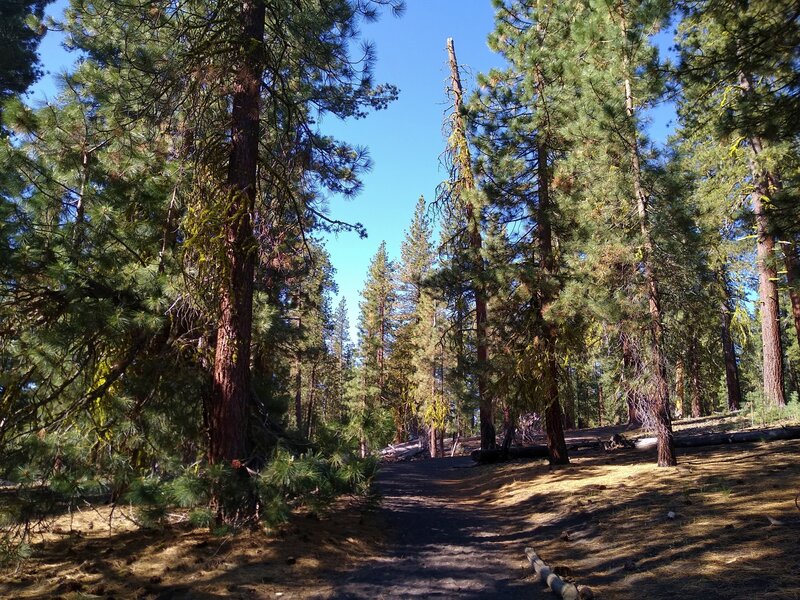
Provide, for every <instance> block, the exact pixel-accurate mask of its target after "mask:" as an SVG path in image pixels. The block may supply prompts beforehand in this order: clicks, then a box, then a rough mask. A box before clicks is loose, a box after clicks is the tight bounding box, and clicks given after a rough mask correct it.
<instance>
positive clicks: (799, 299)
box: [783, 239, 800, 346]
mask: <svg viewBox="0 0 800 600" xmlns="http://www.w3.org/2000/svg"><path fill="white" fill-rule="evenodd" d="M783 260H784V264H785V265H786V283H788V284H789V300H790V302H791V305H792V318H793V320H794V330H795V334H796V335H797V344H798V346H800V258H798V257H797V241H796V240H795V239H792V241H791V242H790V243H789V244H787V245H786V246H784V247H783Z"/></svg>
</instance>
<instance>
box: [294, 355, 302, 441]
mask: <svg viewBox="0 0 800 600" xmlns="http://www.w3.org/2000/svg"><path fill="white" fill-rule="evenodd" d="M294 422H295V424H296V425H297V431H298V432H302V431H303V363H302V361H301V360H300V352H299V351H298V352H296V353H295V355H294Z"/></svg>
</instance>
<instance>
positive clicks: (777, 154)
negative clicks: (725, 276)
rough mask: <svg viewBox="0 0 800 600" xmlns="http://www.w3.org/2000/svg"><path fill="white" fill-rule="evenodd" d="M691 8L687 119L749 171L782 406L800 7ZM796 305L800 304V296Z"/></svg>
mask: <svg viewBox="0 0 800 600" xmlns="http://www.w3.org/2000/svg"><path fill="white" fill-rule="evenodd" d="M682 8H683V9H684V11H685V18H684V19H683V21H682V22H681V26H680V32H679V36H678V42H679V50H680V56H681V65H680V79H681V89H682V92H683V94H684V102H682V118H683V120H684V123H687V124H688V125H689V126H690V127H692V128H693V130H694V133H695V135H698V136H705V137H708V138H709V139H712V140H714V141H716V142H717V143H719V144H720V145H721V146H724V147H727V148H729V149H730V152H731V155H738V158H739V159H740V160H742V161H744V164H746V165H747V170H748V173H747V176H746V180H744V179H743V180H742V182H741V183H745V182H747V185H748V187H749V189H750V211H751V214H752V218H753V220H754V230H755V235H756V249H757V258H756V266H757V269H758V273H759V305H760V310H759V313H760V316H761V337H762V348H763V389H764V397H765V399H766V400H767V401H768V402H770V403H772V404H776V405H783V404H784V403H785V398H784V380H783V351H782V347H781V332H780V321H779V306H778V300H779V292H778V274H777V264H776V263H777V252H776V235H778V234H779V233H784V234H786V235H787V236H788V237H789V244H788V245H787V251H786V253H785V260H786V262H787V266H788V267H789V268H788V269H787V271H789V273H790V274H791V275H793V274H794V270H793V265H794V259H795V257H796V254H795V252H796V246H795V245H794V244H793V242H794V240H795V239H796V237H795V236H796V225H795V226H794V227H790V228H789V229H788V230H784V231H783V232H779V231H778V227H777V220H776V216H777V215H776V207H778V206H780V205H781V204H782V199H783V198H785V197H786V196H790V195H791V196H793V195H796V192H794V191H792V188H795V189H796V187H795V186H796V182H794V181H792V180H791V179H789V180H788V181H783V178H782V177H781V175H780V173H782V172H796V166H794V165H796V164H797V156H798V155H797V152H796V137H797V131H798V130H797V120H796V118H794V115H796V114H797V109H798V104H797V103H798V97H800V94H798V86H800V80H798V78H797V69H796V65H795V58H794V48H796V47H797V45H798V40H800V20H799V19H798V11H797V6H796V3H794V2H791V1H786V2H778V3H775V2H766V1H755V2H746V3H745V2H737V1H732V2H705V1H698V2H688V3H684V4H683V5H682ZM787 184H788V185H787ZM791 275H790V277H791ZM792 303H793V306H794V305H795V304H797V305H798V306H800V298H798V300H797V301H795V300H794V299H793V300H792ZM798 331H799V332H800V330H798Z"/></svg>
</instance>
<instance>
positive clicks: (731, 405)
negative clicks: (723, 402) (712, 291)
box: [719, 266, 742, 410]
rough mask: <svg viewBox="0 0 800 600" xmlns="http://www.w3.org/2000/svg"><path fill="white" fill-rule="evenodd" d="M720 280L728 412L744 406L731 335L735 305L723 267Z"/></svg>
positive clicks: (721, 329)
mask: <svg viewBox="0 0 800 600" xmlns="http://www.w3.org/2000/svg"><path fill="white" fill-rule="evenodd" d="M719 280H720V283H721V284H722V293H723V296H722V302H721V304H720V316H721V327H720V333H721V337H722V354H723V356H724V359H725V386H726V389H727V392H728V410H738V409H739V407H740V406H741V405H742V389H741V386H740V385H739V366H738V364H737V360H736V348H735V347H734V345H733V336H732V335H731V319H732V317H733V303H732V300H731V288H730V283H729V282H728V275H727V272H726V270H725V267H724V266H723V267H722V268H721V269H720V271H719Z"/></svg>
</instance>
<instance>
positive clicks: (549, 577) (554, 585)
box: [525, 548, 581, 600]
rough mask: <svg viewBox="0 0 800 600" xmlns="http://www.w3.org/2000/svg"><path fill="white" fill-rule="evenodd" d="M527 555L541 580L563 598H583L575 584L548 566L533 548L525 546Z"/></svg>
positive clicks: (572, 599) (575, 599) (567, 599)
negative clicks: (565, 579)
mask: <svg viewBox="0 0 800 600" xmlns="http://www.w3.org/2000/svg"><path fill="white" fill-rule="evenodd" d="M525 556H527V557H528V560H529V561H530V563H531V565H532V566H533V569H534V571H536V575H537V576H538V577H539V581H541V582H542V583H546V584H547V586H548V587H549V588H550V589H551V590H553V592H555V593H556V594H558V595H559V596H560V597H561V598H563V600H579V599H580V598H581V595H580V594H579V593H578V588H577V587H576V586H575V584H574V583H568V582H566V581H564V580H563V579H561V577H559V576H558V575H556V574H555V573H554V572H553V569H551V568H550V567H548V566H547V565H546V564H545V563H544V561H543V560H542V559H541V558H539V556H538V555H537V554H536V552H534V550H533V548H525Z"/></svg>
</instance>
